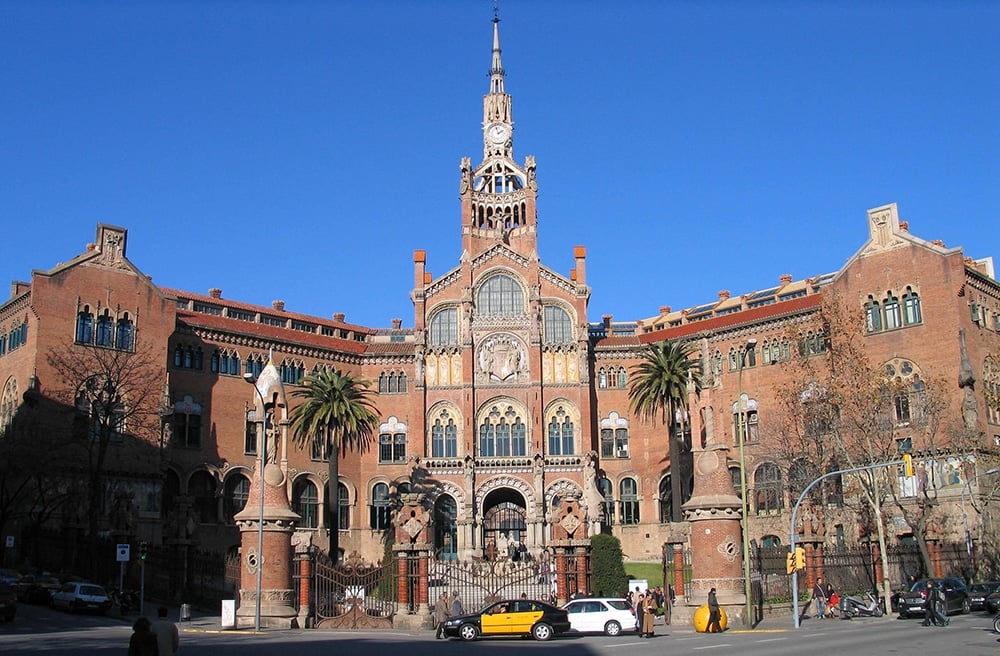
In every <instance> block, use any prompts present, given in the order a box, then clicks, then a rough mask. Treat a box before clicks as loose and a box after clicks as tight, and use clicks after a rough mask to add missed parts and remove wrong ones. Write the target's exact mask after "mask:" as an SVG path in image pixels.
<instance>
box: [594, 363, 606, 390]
mask: <svg viewBox="0 0 1000 656" xmlns="http://www.w3.org/2000/svg"><path fill="white" fill-rule="evenodd" d="M597 387H599V388H600V389H607V388H608V371H607V370H606V369H605V368H604V367H601V368H600V369H599V370H598V371H597Z"/></svg>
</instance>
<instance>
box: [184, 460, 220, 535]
mask: <svg viewBox="0 0 1000 656" xmlns="http://www.w3.org/2000/svg"><path fill="white" fill-rule="evenodd" d="M215 489H216V486H215V478H214V477H213V476H212V475H211V474H209V473H208V472H205V471H198V472H195V473H194V474H192V475H191V479H190V481H188V493H189V494H190V495H191V496H192V497H193V498H194V501H193V502H192V508H193V509H194V512H195V514H196V515H197V516H198V521H199V522H200V523H202V524H215V523H216V522H217V521H218V516H217V513H218V506H216V502H215Z"/></svg>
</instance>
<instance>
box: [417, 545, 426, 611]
mask: <svg viewBox="0 0 1000 656" xmlns="http://www.w3.org/2000/svg"><path fill="white" fill-rule="evenodd" d="M417 571H418V572H419V578H418V583H417V599H416V602H417V604H418V605H422V606H426V605H427V598H428V596H429V591H428V589H427V552H426V551H423V552H421V553H420V555H419V556H417Z"/></svg>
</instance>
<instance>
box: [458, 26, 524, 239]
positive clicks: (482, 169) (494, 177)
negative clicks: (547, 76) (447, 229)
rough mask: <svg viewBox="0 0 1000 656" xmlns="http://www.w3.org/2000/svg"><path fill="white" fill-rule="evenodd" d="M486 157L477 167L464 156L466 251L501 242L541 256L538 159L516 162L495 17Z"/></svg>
mask: <svg viewBox="0 0 1000 656" xmlns="http://www.w3.org/2000/svg"><path fill="white" fill-rule="evenodd" d="M482 130H483V160H482V162H480V163H479V165H478V166H476V167H475V168H473V167H472V161H471V159H470V158H468V157H465V158H463V159H462V165H461V170H462V178H461V186H460V189H459V191H460V194H461V200H462V250H463V254H464V255H465V256H468V257H473V258H474V257H475V256H476V255H478V254H479V253H481V252H483V251H484V250H486V249H487V248H489V247H490V246H491V245H492V244H494V243H495V242H497V241H498V240H499V241H502V242H503V243H505V244H507V245H508V246H510V247H511V248H513V249H514V250H516V251H519V252H521V253H522V254H525V255H528V256H529V257H531V256H534V257H537V243H536V239H537V237H536V232H535V225H536V215H535V211H536V205H535V201H536V197H537V192H538V185H537V184H536V182H535V158H534V157H532V156H531V155H529V156H528V157H526V158H525V162H524V166H519V165H518V164H517V163H516V162H515V161H514V119H513V116H512V111H511V98H510V95H509V94H508V93H507V92H506V91H505V89H504V70H503V62H502V60H501V58H500V19H499V18H498V17H496V16H494V17H493V59H492V65H491V67H490V90H489V93H487V94H486V95H485V96H483V125H482Z"/></svg>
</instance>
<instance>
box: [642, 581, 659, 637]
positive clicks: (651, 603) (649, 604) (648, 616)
mask: <svg viewBox="0 0 1000 656" xmlns="http://www.w3.org/2000/svg"><path fill="white" fill-rule="evenodd" d="M644 610H645V612H643V614H642V637H644V638H652V637H653V635H654V633H655V629H654V628H653V620H655V619H656V597H654V596H653V593H652V592H650V591H649V590H646V607H645V609H644Z"/></svg>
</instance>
